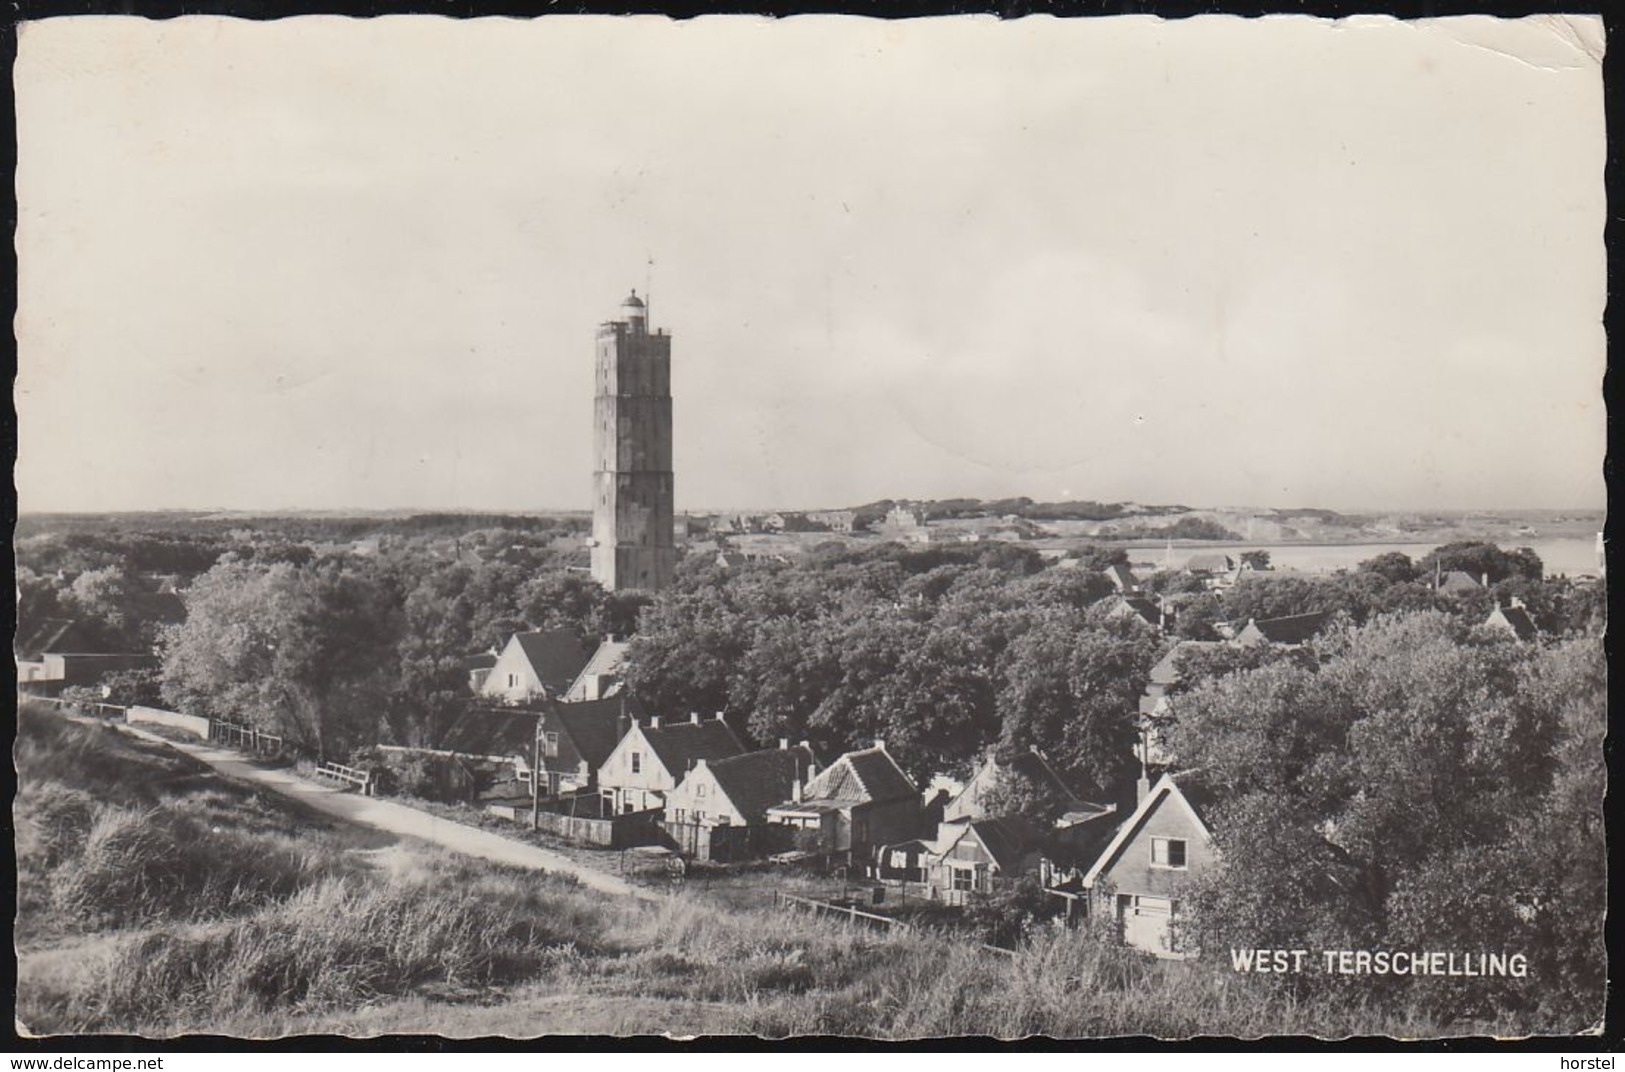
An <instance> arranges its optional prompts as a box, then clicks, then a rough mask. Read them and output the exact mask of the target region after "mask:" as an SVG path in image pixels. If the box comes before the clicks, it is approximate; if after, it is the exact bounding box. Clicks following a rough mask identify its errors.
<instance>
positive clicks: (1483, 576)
mask: <svg viewBox="0 0 1625 1072" xmlns="http://www.w3.org/2000/svg"><path fill="white" fill-rule="evenodd" d="M1478 579H1479V581H1480V583H1482V584H1483V585H1484V587H1485V588H1488V587H1489V586H1490V575H1489V574H1487V573H1480V574H1479V575H1478Z"/></svg>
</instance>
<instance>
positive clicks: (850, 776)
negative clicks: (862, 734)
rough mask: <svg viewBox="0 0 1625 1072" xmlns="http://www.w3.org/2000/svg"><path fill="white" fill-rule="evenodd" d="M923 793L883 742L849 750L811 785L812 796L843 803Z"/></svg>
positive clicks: (809, 785)
mask: <svg viewBox="0 0 1625 1072" xmlns="http://www.w3.org/2000/svg"><path fill="white" fill-rule="evenodd" d="M919 795H920V791H919V790H918V789H917V788H915V786H914V783H913V782H912V781H910V780H909V777H908V775H906V774H904V773H903V769H902V768H901V767H899V766H898V765H897V762H896V760H894V759H892V757H891V755H890V753H888V752H887V751H886V749H885V746H883V745H875V746H874V747H873V748H865V749H862V750H860V751H856V752H848V753H846V754H845V755H843V756H842V757H841V758H840V759H837V760H836V761H835V762H834V763H832V764H830V765H829V767H828V768H827V769H825V770H824V771H823V773H821V774H819V775H818V777H816V778H814V779H813V780H812V781H811V782H810V783H808V785H807V796H808V797H809V798H811V799H819V798H828V799H830V800H833V801H836V802H839V803H840V804H841V805H842V806H850V805H852V804H868V803H874V802H884V801H893V800H917V799H918V798H919Z"/></svg>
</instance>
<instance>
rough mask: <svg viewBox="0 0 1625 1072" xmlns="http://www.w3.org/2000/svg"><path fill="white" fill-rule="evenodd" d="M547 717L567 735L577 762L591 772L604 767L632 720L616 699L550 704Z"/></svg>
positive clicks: (618, 699)
mask: <svg viewBox="0 0 1625 1072" xmlns="http://www.w3.org/2000/svg"><path fill="white" fill-rule="evenodd" d="M623 712H624V716H625V717H623ZM548 713H549V715H550V717H551V719H553V720H556V721H557V722H558V723H559V725H560V726H562V727H563V728H564V732H566V733H568V734H569V735H570V740H572V741H574V742H575V746H576V751H577V752H580V753H581V758H582V759H584V760H586V761H587V764H588V766H590V767H591V768H592V769H593V770H597V769H598V768H599V767H602V766H603V765H604V760H606V759H608V758H609V754H610V753H611V752H613V751H615V746H616V745H617V744H619V743H620V741H621V735H622V734H623V733H624V732H625V730H626V728H627V727H629V726H631V724H632V719H633V718H635V717H636V713H635V711H633V709H632V708H631V707H629V706H626V705H624V704H623V703H622V702H621V698H620V697H618V696H617V697H615V698H613V699H608V700H585V701H581V702H577V703H561V704H554V705H553V708H552V709H551V710H550V711H549V712H548Z"/></svg>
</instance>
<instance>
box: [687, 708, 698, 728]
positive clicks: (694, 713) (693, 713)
mask: <svg viewBox="0 0 1625 1072" xmlns="http://www.w3.org/2000/svg"><path fill="white" fill-rule="evenodd" d="M688 720H689V721H690V722H692V723H694V725H696V726H698V725H699V724H700V713H699V712H698V711H690V712H689V713H688Z"/></svg>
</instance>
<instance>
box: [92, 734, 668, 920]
mask: <svg viewBox="0 0 1625 1072" xmlns="http://www.w3.org/2000/svg"><path fill="white" fill-rule="evenodd" d="M119 728H120V729H121V730H122V731H123V732H125V733H129V734H132V735H133V736H136V737H140V738H141V739H142V740H146V741H152V742H155V743H157V744H161V745H164V746H166V747H168V748H173V749H175V750H177V751H180V752H184V753H186V754H187V755H189V756H192V757H193V758H195V759H197V760H199V761H200V762H203V763H206V764H208V765H209V766H210V767H213V768H214V769H215V770H217V771H219V772H220V773H221V774H224V775H226V776H227V777H230V778H235V779H237V780H238V781H243V782H250V783H252V784H254V785H258V786H263V787H264V788H266V789H269V790H271V791H272V792H274V793H279V794H281V795H282V796H285V797H288V798H289V799H291V800H297V801H299V802H300V803H302V804H305V805H307V806H309V807H312V808H315V809H316V810H317V811H320V812H322V813H324V814H327V815H332V816H334V817H336V818H339V819H343V820H345V821H346V822H351V823H356V824H358V825H360V826H367V827H371V828H373V829H375V830H382V831H384V832H386V833H390V834H397V835H400V836H401V837H409V838H417V839H418V840H420V841H426V842H429V843H430V844H433V845H439V846H440V847H442V848H446V849H450V850H451V851H453V852H460V853H464V854H466V855H468V856H477V857H479V858H480V859H483V860H494V861H495V862H497V863H501V864H508V865H509V866H512V867H523V868H528V869H530V870H534V871H551V872H553V873H555V874H560V875H569V876H571V877H573V878H575V879H576V880H577V881H579V882H580V883H581V884H582V885H583V886H585V887H587V888H588V889H591V890H597V891H599V892H600V893H608V894H613V895H615V896H617V897H637V898H639V899H641V900H647V901H654V900H659V899H660V896H659V894H656V893H654V892H652V891H650V890H646V889H640V888H639V887H637V886H634V885H632V884H631V883H629V882H626V881H625V880H623V879H620V878H616V877H615V876H614V875H607V874H605V873H604V872H602V871H597V870H594V869H593V868H590V867H585V866H583V865H581V864H579V863H577V862H576V861H574V860H572V859H570V858H569V857H567V856H561V855H560V854H558V853H556V852H550V851H549V850H547V849H544V848H541V847H540V846H537V845H530V844H526V843H525V842H522V841H515V840H513V839H512V838H506V837H503V836H502V835H501V834H496V833H492V832H491V831H489V830H481V829H479V828H478V827H473V826H467V825H465V824H463V823H458V822H453V821H452V820H450V819H442V818H440V817H439V816H435V815H430V814H428V813H427V812H422V811H419V810H417V809H416V808H411V807H408V806H406V805H405V804H398V803H396V802H395V801H392V800H379V799H378V798H376V797H364V796H359V795H357V794H356V793H353V792H346V791H344V790H341V789H337V788H335V787H333V786H329V785H321V784H319V783H317V782H312V781H309V780H308V779H305V778H302V777H300V776H299V775H297V774H295V773H293V772H292V771H286V770H267V769H265V768H263V767H256V766H255V765H254V764H252V763H249V762H247V761H246V760H244V759H243V758H242V756H241V755H239V754H238V753H236V752H233V751H230V750H228V749H224V748H217V747H215V746H213V745H207V744H201V743H200V744H190V743H187V742H184V741H176V740H172V739H170V738H168V737H160V736H159V735H158V734H156V733H149V732H148V731H146V730H143V729H141V728H139V727H137V726H130V725H125V726H121V727H119Z"/></svg>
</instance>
